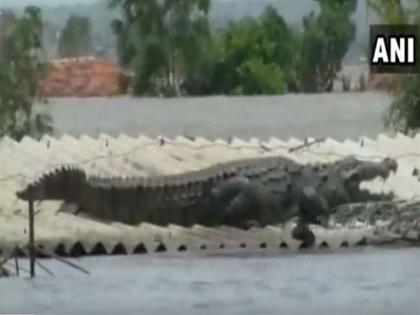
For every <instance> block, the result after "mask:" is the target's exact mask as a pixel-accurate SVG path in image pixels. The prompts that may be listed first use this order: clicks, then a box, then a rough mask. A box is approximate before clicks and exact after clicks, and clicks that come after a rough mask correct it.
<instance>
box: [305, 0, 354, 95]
mask: <svg viewBox="0 0 420 315" xmlns="http://www.w3.org/2000/svg"><path fill="white" fill-rule="evenodd" d="M315 1H317V2H318V4H319V11H320V12H319V14H315V12H311V14H310V15H308V16H306V17H305V18H304V20H303V26H304V32H303V36H302V37H303V38H302V49H301V64H300V71H299V72H300V83H301V89H302V90H303V91H305V92H324V91H331V90H332V87H333V82H334V79H335V77H336V74H337V72H339V71H340V70H341V63H342V60H343V58H344V56H345V54H346V52H347V50H348V48H349V45H350V43H351V42H352V41H353V40H354V38H355V25H354V22H353V20H352V14H353V13H354V11H355V10H356V7H357V0H315Z"/></svg>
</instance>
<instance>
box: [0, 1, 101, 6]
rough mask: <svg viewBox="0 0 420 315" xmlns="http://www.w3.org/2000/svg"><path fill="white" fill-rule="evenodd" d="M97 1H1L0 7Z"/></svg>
mask: <svg viewBox="0 0 420 315" xmlns="http://www.w3.org/2000/svg"><path fill="white" fill-rule="evenodd" d="M95 1H97V0H0V6H26V5H28V4H35V5H38V6H40V5H48V6H56V5H61V4H75V3H77V2H80V3H92V2H95Z"/></svg>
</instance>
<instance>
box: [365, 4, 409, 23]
mask: <svg viewBox="0 0 420 315" xmlns="http://www.w3.org/2000/svg"><path fill="white" fill-rule="evenodd" d="M368 6H369V8H370V9H372V10H373V11H374V12H376V14H378V15H379V17H380V18H381V19H382V20H383V21H384V22H386V23H387V24H404V23H406V22H407V20H408V14H409V12H408V11H407V10H406V8H404V7H403V5H402V2H401V0H368Z"/></svg>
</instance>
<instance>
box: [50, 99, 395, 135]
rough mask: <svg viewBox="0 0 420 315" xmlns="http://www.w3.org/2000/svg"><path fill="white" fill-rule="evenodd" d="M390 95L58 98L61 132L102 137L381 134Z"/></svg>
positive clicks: (54, 106) (53, 103)
mask: <svg viewBox="0 0 420 315" xmlns="http://www.w3.org/2000/svg"><path fill="white" fill-rule="evenodd" d="M390 102H391V99H390V98H389V96H387V95H386V94H384V93H377V92H366V93H357V92H354V93H329V94H288V95H282V96H252V97H249V96H246V97H225V96H214V97H187V98H169V99H159V98H130V97H116V98H88V99H81V98H56V99H50V105H49V108H50V112H51V114H52V117H53V119H54V125H55V127H56V130H55V131H56V134H57V135H61V134H63V133H67V134H71V135H74V136H79V135H81V134H89V135H91V136H97V135H98V134H100V133H101V132H102V133H107V134H110V135H118V134H120V133H125V134H128V135H131V136H136V135H139V134H146V135H150V136H158V135H163V136H178V135H191V136H205V137H210V138H213V137H224V138H226V137H230V136H237V137H241V138H245V139H247V138H248V139H249V138H251V137H260V138H262V139H267V138H269V137H272V136H274V137H278V138H280V139H288V138H289V137H292V136H293V137H297V138H304V137H306V136H312V137H333V138H336V139H339V140H343V139H345V138H352V139H357V138H359V137H360V136H363V135H364V136H369V137H376V136H377V135H378V134H379V133H382V132H384V131H385V129H384V127H383V119H382V116H383V114H384V112H385V110H386V108H387V106H388V105H389V104H390Z"/></svg>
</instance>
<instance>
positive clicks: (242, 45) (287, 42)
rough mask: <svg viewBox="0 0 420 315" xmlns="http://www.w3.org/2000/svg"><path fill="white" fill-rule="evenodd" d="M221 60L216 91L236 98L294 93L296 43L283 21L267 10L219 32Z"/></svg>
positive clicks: (272, 11)
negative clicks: (238, 96) (237, 95)
mask: <svg viewBox="0 0 420 315" xmlns="http://www.w3.org/2000/svg"><path fill="white" fill-rule="evenodd" d="M221 45H222V52H223V56H222V58H221V65H220V66H219V69H220V72H219V73H217V77H216V80H217V82H216V83H218V86H217V84H216V90H218V91H220V92H224V93H228V94H230V93H236V94H279V93H284V92H286V91H288V90H295V89H296V87H297V84H296V73H295V69H296V64H297V58H296V57H297V54H296V50H297V40H296V36H295V34H293V32H292V31H291V30H290V28H289V27H288V26H287V24H286V23H285V22H284V20H283V19H282V17H281V16H280V15H279V14H278V13H277V11H276V10H275V9H274V8H272V7H267V9H266V10H265V12H264V13H263V14H262V15H261V16H260V17H259V18H258V19H254V18H244V19H242V20H240V21H237V22H233V23H231V24H230V25H229V26H228V27H227V29H225V30H223V31H222V32H221Z"/></svg>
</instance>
